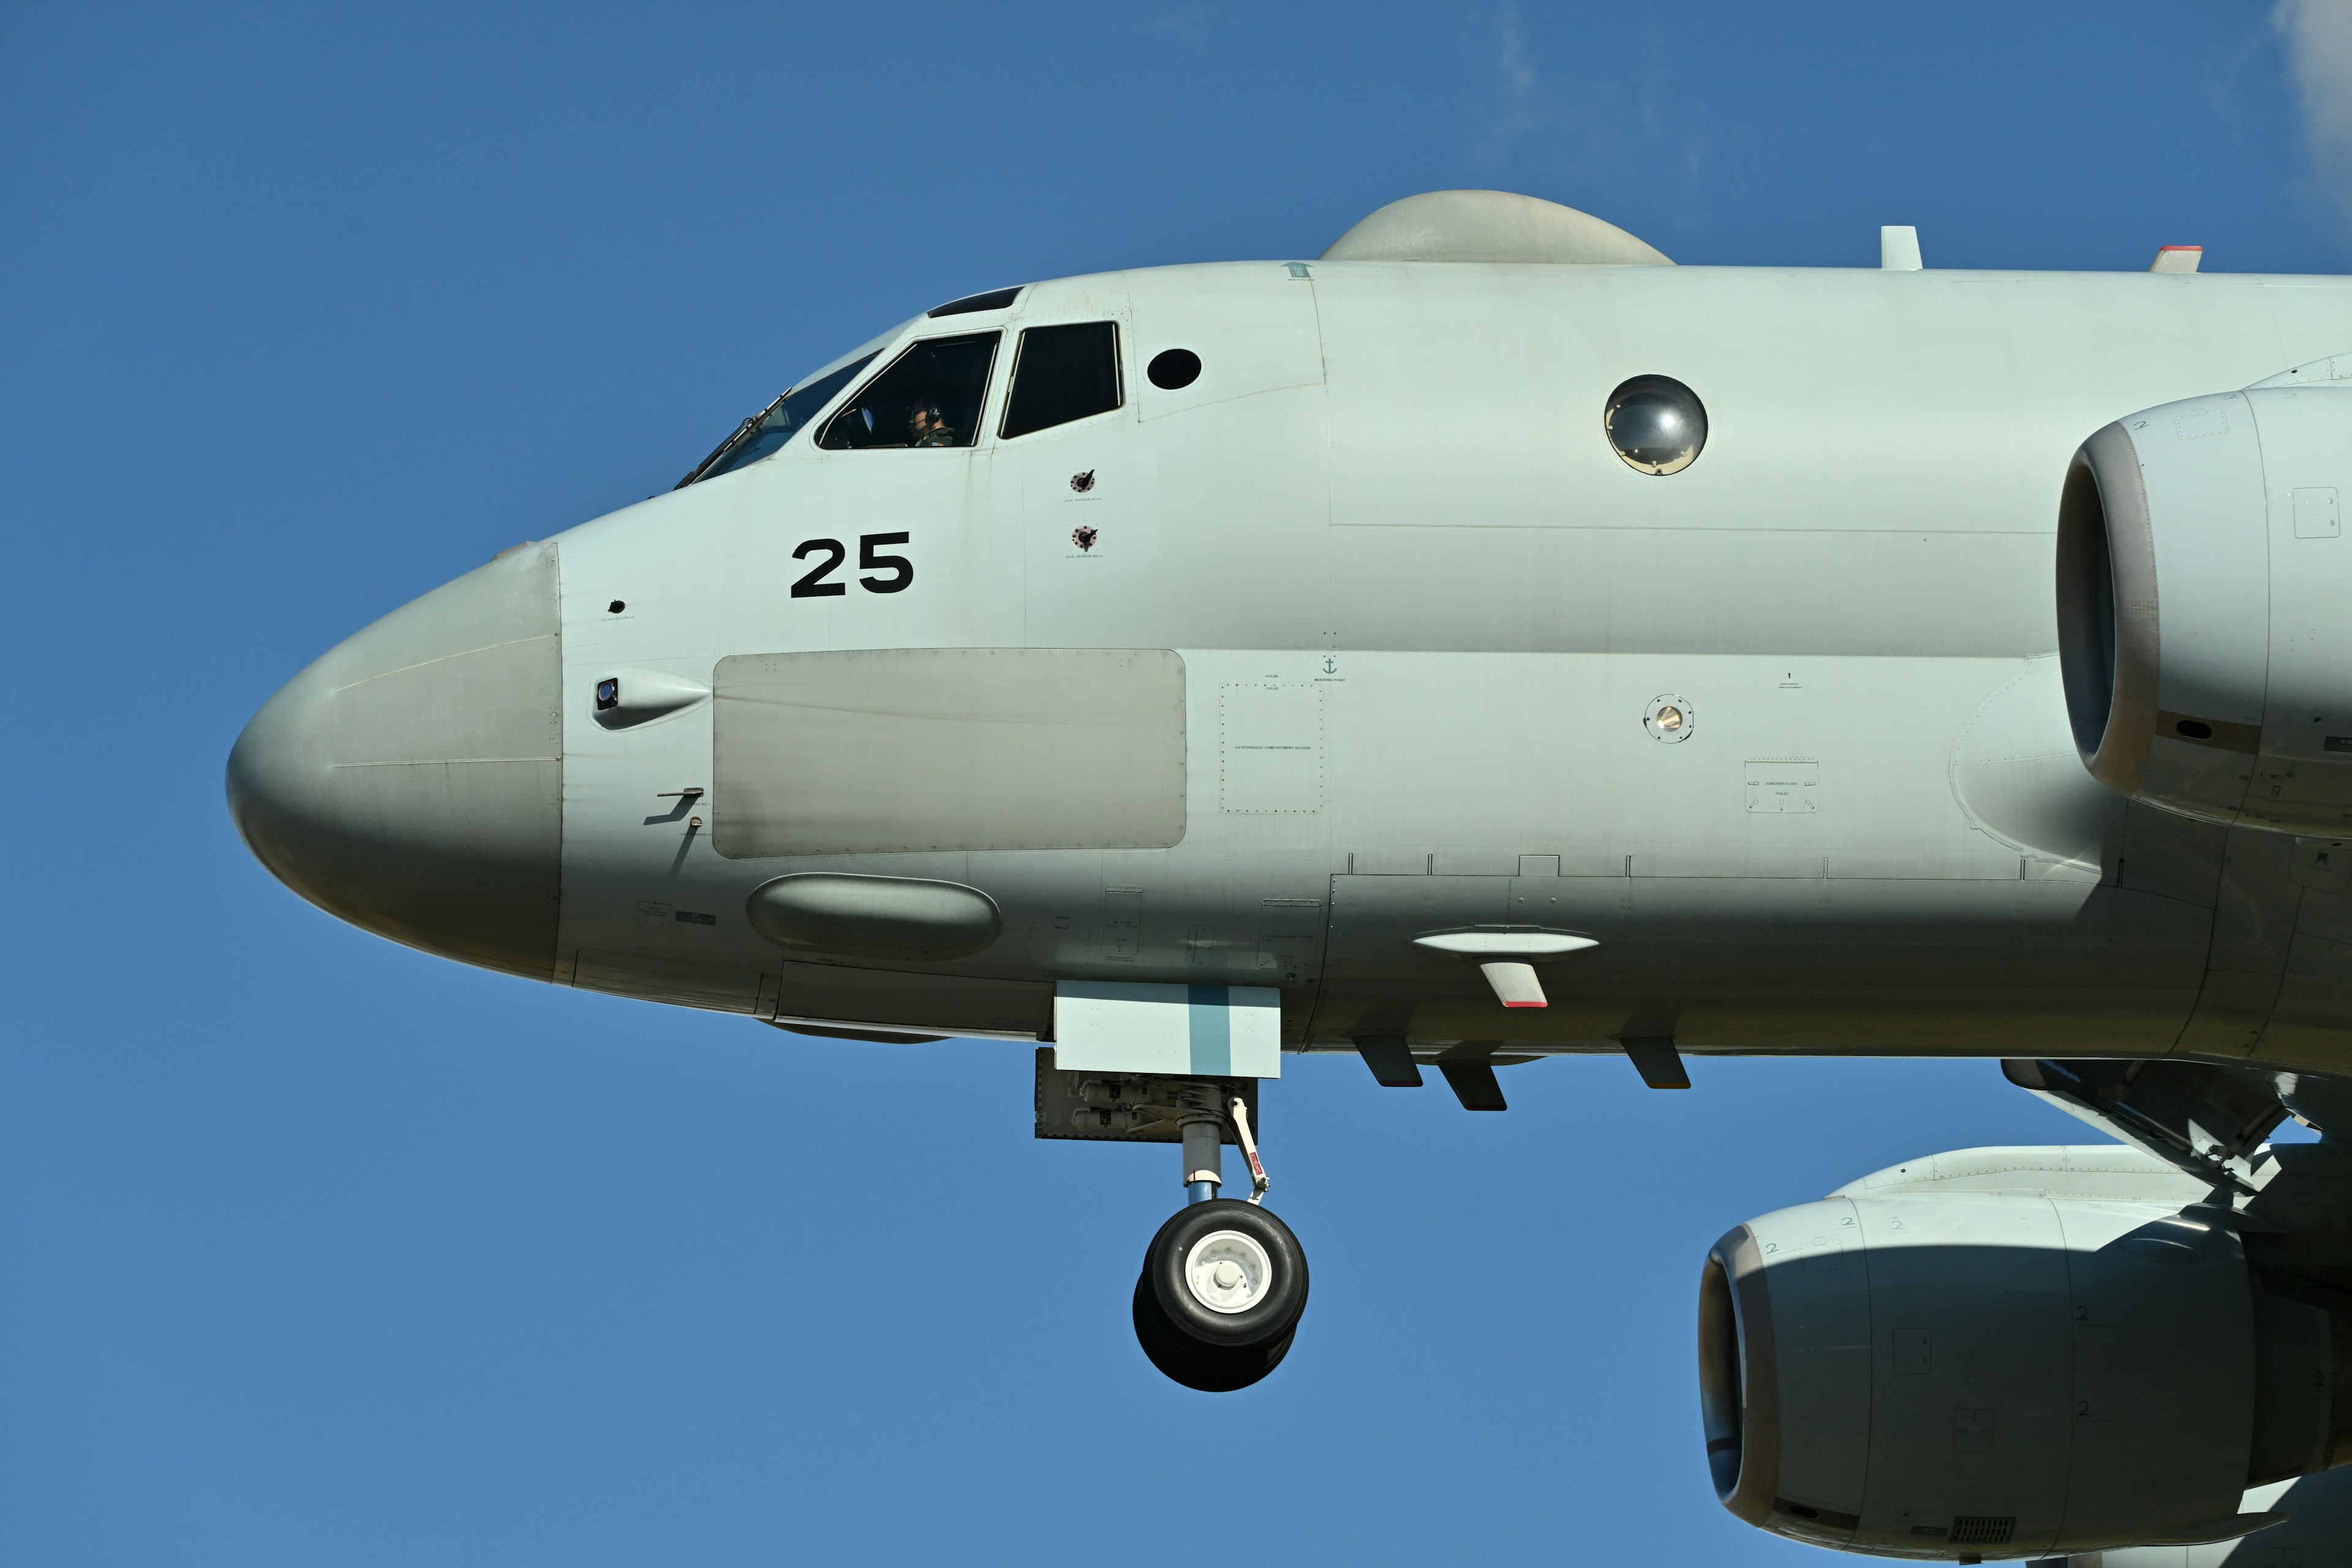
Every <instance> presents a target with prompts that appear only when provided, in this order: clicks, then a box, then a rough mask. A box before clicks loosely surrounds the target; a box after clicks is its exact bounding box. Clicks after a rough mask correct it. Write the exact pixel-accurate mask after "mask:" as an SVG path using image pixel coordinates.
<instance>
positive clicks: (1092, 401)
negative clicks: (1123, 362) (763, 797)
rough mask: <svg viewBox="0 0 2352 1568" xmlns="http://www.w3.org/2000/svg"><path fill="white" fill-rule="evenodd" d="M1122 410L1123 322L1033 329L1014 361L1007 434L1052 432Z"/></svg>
mask: <svg viewBox="0 0 2352 1568" xmlns="http://www.w3.org/2000/svg"><path fill="white" fill-rule="evenodd" d="M1117 407H1118V322H1116V321H1080V322H1077V323H1076V324H1074V325H1071V326H1066V327H1031V328H1030V329H1029V330H1028V331H1024V332H1023V333H1022V334H1021V348H1020V351H1019V352H1018V353H1015V354H1014V355H1013V391H1012V392H1011V393H1010V394H1009V395H1007V396H1006V398H1005V400H1004V429H1003V436H1004V438H1005V439H1006V440H1008V441H1009V440H1011V439H1012V438H1013V437H1015V436H1026V435H1028V434H1029V433H1030V432H1031V431H1033V430H1050V429H1052V428H1053V427H1054V426H1056V425H1067V424H1068V423H1069V422H1070V421H1071V420H1073V419H1084V418H1086V417H1087V416H1089V415H1094V414H1108V413H1109V412H1110V411H1111V410H1112V409H1114V408H1117Z"/></svg>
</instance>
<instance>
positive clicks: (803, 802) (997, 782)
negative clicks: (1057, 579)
mask: <svg viewBox="0 0 2352 1568" xmlns="http://www.w3.org/2000/svg"><path fill="white" fill-rule="evenodd" d="M711 687H712V698H713V701H714V714H713V720H712V726H713V727H712V738H711V749H712V760H711V773H712V775H713V776H712V779H711V791H712V800H711V817H712V822H711V844H712V847H715V848H716V849H717V850H718V851H719V854H721V855H724V856H726V857H728V858H730V859H749V858H757V857H761V856H771V855H845V854H859V853H890V852H900V851H914V850H937V849H1165V848H1168V847H1171V846H1172V845H1174V844H1175V843H1176V842H1177V841H1178V840H1179V839H1181V838H1182V837H1184V809H1185V807H1184V780H1185V773H1184V661H1183V660H1182V659H1181V658H1179V657H1178V656H1177V655H1176V654H1174V653H1172V652H1171V651H1169V650H1167V649H1164V648H1140V649H1138V648H989V647H969V648H967V647H929V648H871V649H859V650H855V651H847V652H824V653H773V654H739V655H737V656H735V657H734V658H723V659H721V660H719V667H718V668H717V670H716V671H715V672H714V673H713V678H712V682H711Z"/></svg>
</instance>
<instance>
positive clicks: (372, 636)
mask: <svg viewBox="0 0 2352 1568" xmlns="http://www.w3.org/2000/svg"><path fill="white" fill-rule="evenodd" d="M558 602H559V584H558V580H557V558H556V547H555V546H554V545H553V544H551V543H549V544H537V545H530V546H527V547H525V548H523V549H521V550H520V551H517V552H511V553H509V554H507V555H504V556H501V557H500V558H499V559H498V560H496V561H494V562H492V563H489V564H488V565H487V566H483V567H479V568H478V569H476V570H475V571H472V572H469V573H467V574H466V575H465V576H463V577H460V578H458V579H457V581H455V582H453V583H450V584H446V585H444V586H442V587H440V588H436V589H435V590H434V591H433V592H432V593H430V594H427V595H425V596H424V597H423V598H421V599H418V600H416V601H415V603H414V604H411V605H405V606H404V607H403V608H401V609H398V610H395V611H394V612H393V613H392V614H391V615H389V616H384V617H383V619H382V620H380V621H378V622H376V623H375V624H374V625H373V626H369V627H367V628H366V629H365V630H363V631H361V632H359V633H358V634H356V635H355V636H353V637H351V638H350V639H349V640H348V641H345V642H344V643H342V644H341V645H340V646H338V647H336V648H334V649H333V650H332V651H331V652H330V653H328V654H327V655H326V656H325V657H324V658H320V660H319V661H318V662H317V663H315V664H313V665H311V666H310V668H308V669H305V670H304V671H303V672H302V673H301V674H299V675H298V676H296V677H295V678H294V679H292V680H290V681H289V682H288V683H287V685H286V687H285V689H283V690H281V691H279V692H278V694H277V695H276V696H275V697H272V698H271V699H270V700H269V702H268V705H267V706H265V707H264V708H263V709H262V710H261V711H260V712H259V713H258V714H257V715H256V716H255V718H254V720H253V722H252V723H251V724H250V725H249V726H247V730H246V731H245V733H244V734H243V735H241V736H240V737H238V740H237V743H236V749H235V750H234V751H233V752H231V753H230V755H229V763H228V794H229V809H230V813H231V815H232V816H235V818H236V825H237V829H238V831H239V832H241V833H243V834H244V835H245V841H246V843H247V845H249V846H250V847H252V849H253V852H254V853H255V854H256V855H257V856H258V857H260V858H261V860H262V862H263V864H265V865H267V866H268V868H270V870H271V871H273V872H274V873H276V875H277V876H278V879H279V880H280V881H283V882H284V883H286V884H287V886H289V887H290V888H292V889H294V890H295V891H297V892H299V893H300V894H301V895H302V896H303V897H304V898H306V899H309V900H310V901H311V902H312V903H315V904H317V905H319V906H320V908H321V909H324V910H328V911H329V912H331V913H333V914H336V915H340V916H341V917H342V918H343V919H345V920H348V921H352V922H353V923H354V924H358V925H362V926H365V927H367V928H368V929H369V930H371V931H377V932H380V933H382V934H383V935H385V936H388V937H391V938H392V939H393V940H394V941H395V942H406V943H408V944H409V945H410V946H412V947H421V948H423V949H425V951H427V952H437V953H441V954H443V955H445V956H446V957H450V958H457V959H463V960H465V961H466V962H467V963H479V964H484V965H487V966H488V967H490V968H493V969H504V970H509V971H512V972H513V973H519V974H528V975H530V976H533V977H534V978H538V979H546V978H548V977H549V976H550V975H551V973H553V972H554V969H555V932H556V917H557V899H558V892H559V878H560V874H561V866H562V859H561V856H562V767H563V764H562V721H561V719H560V717H559V716H558V714H557V712H556V703H557V690H558V680H559V672H560V670H561V668H562V654H561V651H560V646H559V645H560V635H561V626H560V623H559V621H558V618H557V605H558Z"/></svg>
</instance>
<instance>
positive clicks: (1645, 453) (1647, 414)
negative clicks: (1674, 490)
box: [1601, 375, 1706, 474]
mask: <svg viewBox="0 0 2352 1568" xmlns="http://www.w3.org/2000/svg"><path fill="white" fill-rule="evenodd" d="M1601 429H1602V430H1604V431H1606V432H1607V433H1608V437H1609V445H1610V446H1611V447H1613V448H1615V450H1616V453H1617V455H1618V456H1619V457H1621V458H1624V459H1625V464H1626V466H1627V467H1628V468H1639V469H1640V470H1641V471H1642V472H1643V473H1645V474H1679V473H1681V472H1682V471H1683V470H1684V469H1685V468H1689V467H1690V466H1691V465H1692V464H1693V463H1695V462H1696V461H1698V454H1699V448H1701V447H1705V446H1706V407H1705V406H1704V405H1702V404H1700V402H1699V400H1698V394H1696V393H1695V392H1693V391H1692V390H1691V389H1690V388H1689V387H1687V386H1685V385H1684V384H1682V383H1681V382H1679V381H1676V380H1675V378H1674V377H1673V376H1670V375H1637V376H1635V377H1634V378H1633V380H1631V381H1629V382H1626V383H1625V384H1623V385H1622V386H1620V387H1618V389H1617V390H1616V391H1614V392H1612V393H1611V394H1610V395H1609V406H1608V407H1607V408H1606V409H1604V410H1602V412H1601Z"/></svg>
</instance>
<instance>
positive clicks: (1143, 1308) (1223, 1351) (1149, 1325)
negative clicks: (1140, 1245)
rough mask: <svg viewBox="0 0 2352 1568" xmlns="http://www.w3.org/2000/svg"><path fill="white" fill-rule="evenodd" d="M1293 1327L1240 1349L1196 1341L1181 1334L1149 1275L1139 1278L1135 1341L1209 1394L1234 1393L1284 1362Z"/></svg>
mask: <svg viewBox="0 0 2352 1568" xmlns="http://www.w3.org/2000/svg"><path fill="white" fill-rule="evenodd" d="M1296 1333H1297V1327H1296V1325H1294V1326H1293V1328H1292V1330H1291V1331H1290V1332H1288V1333H1286V1334H1284V1335H1283V1336H1282V1337H1281V1338H1280V1339H1278V1340H1276V1341H1275V1342H1273V1343H1272V1344H1270V1345H1258V1346H1255V1347H1245V1348H1243V1349H1240V1350H1234V1349H1230V1348H1226V1347H1223V1346H1212V1345H1203V1344H1196V1343H1193V1342H1190V1341H1187V1340H1185V1339H1183V1338H1181V1336H1179V1335H1178V1334H1177V1332H1176V1331H1175V1329H1174V1328H1173V1327H1171V1325H1170V1323H1169V1321H1168V1320H1167V1319H1166V1318H1165V1317H1163V1316H1161V1314H1160V1305H1159V1303H1158V1301H1156V1300H1154V1299H1153V1297H1152V1294H1151V1286H1150V1281H1149V1280H1146V1279H1141V1278H1138V1279H1137V1280H1136V1281H1135V1342H1136V1343H1138V1344H1139V1345H1141V1346H1142V1347H1143V1353H1144V1355H1145V1356H1146V1358H1148V1359H1149V1360H1150V1363H1151V1364H1152V1365H1153V1366H1156V1367H1158V1368H1159V1369H1160V1372H1161V1373H1163V1374H1165V1375H1166V1376H1167V1377H1168V1378H1169V1380H1170V1381H1171V1382H1174V1383H1181V1384H1183V1385H1184V1386H1185V1387H1187V1388H1196V1389H1198V1390H1200V1391H1201V1392H1202V1393H1203V1394H1231V1393H1233V1392H1234V1390H1235V1389H1238V1388H1247V1387H1248V1386H1249V1385H1250V1384H1253V1383H1255V1382H1256V1381H1257V1380H1258V1379H1260V1378H1262V1377H1264V1376H1265V1374H1266V1373H1270V1372H1272V1371H1273V1370H1274V1369H1275V1368H1276V1367H1277V1366H1280V1365H1281V1364H1282V1358H1283V1357H1284V1356H1286V1355H1288V1354H1289V1353H1290V1342H1291V1339H1292V1338H1293V1336H1294V1335H1295V1334H1296Z"/></svg>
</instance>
